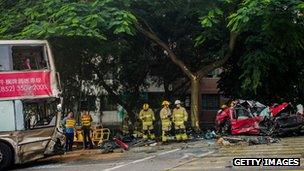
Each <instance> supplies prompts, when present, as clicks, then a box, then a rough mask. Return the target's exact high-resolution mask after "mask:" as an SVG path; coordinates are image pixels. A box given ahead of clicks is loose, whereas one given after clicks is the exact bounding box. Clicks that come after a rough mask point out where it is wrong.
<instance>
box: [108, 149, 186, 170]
mask: <svg viewBox="0 0 304 171" xmlns="http://www.w3.org/2000/svg"><path fill="white" fill-rule="evenodd" d="M179 150H181V149H174V150H170V151H165V152H162V153H159V154H156V155H153V156H150V157H146V158H143V159H139V160H134V161H132V162H129V163H126V164H122V165H118V166H115V167H112V168H108V169H104V170H103V171H111V170H115V169H119V168H122V167H125V166H128V165H131V164H135V163H139V162H143V161H146V160H149V159H153V158H155V157H157V156H162V155H166V154H169V153H173V152H176V151H179Z"/></svg>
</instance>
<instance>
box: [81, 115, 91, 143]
mask: <svg viewBox="0 0 304 171" xmlns="http://www.w3.org/2000/svg"><path fill="white" fill-rule="evenodd" d="M92 121H93V119H92V117H91V115H90V114H89V112H88V111H84V113H83V115H82V116H81V126H82V127H81V129H82V131H83V147H84V149H87V148H88V146H89V148H90V149H92V148H93V144H92V140H91V135H90V134H91V124H92Z"/></svg>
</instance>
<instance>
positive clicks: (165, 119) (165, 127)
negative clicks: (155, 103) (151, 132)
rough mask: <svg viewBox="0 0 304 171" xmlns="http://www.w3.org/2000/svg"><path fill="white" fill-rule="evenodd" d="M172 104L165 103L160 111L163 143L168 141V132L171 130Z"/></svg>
mask: <svg viewBox="0 0 304 171" xmlns="http://www.w3.org/2000/svg"><path fill="white" fill-rule="evenodd" d="M169 105H170V103H169V102H168V101H166V100H165V101H163V103H162V106H163V108H162V109H161V110H160V114H159V116H160V119H161V125H162V141H163V142H166V141H168V132H169V131H170V130H171V120H170V118H171V110H170V108H169Z"/></svg>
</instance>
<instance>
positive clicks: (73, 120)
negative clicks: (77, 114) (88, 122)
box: [65, 119, 76, 128]
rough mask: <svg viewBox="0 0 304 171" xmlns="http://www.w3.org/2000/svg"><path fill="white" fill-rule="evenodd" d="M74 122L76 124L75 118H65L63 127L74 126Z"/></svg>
mask: <svg viewBox="0 0 304 171" xmlns="http://www.w3.org/2000/svg"><path fill="white" fill-rule="evenodd" d="M75 124H76V121H75V119H67V120H66V121H65V127H66V128H74V126H75Z"/></svg>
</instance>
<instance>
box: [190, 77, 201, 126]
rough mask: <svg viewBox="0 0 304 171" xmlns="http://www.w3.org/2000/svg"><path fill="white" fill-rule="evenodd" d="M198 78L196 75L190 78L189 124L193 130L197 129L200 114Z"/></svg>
mask: <svg viewBox="0 0 304 171" xmlns="http://www.w3.org/2000/svg"><path fill="white" fill-rule="evenodd" d="M200 97H201V93H200V79H198V77H196V76H195V77H193V78H191V126H192V128H194V129H195V130H199V129H200V127H199V114H200Z"/></svg>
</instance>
